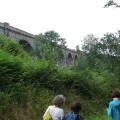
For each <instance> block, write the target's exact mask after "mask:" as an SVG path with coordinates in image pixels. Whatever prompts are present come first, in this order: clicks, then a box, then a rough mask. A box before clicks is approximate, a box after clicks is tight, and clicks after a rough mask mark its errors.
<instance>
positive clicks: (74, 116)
mask: <svg viewBox="0 0 120 120" xmlns="http://www.w3.org/2000/svg"><path fill="white" fill-rule="evenodd" d="M76 119H77V114H74V113H73V112H70V113H68V114H67V115H65V117H64V120H76Z"/></svg>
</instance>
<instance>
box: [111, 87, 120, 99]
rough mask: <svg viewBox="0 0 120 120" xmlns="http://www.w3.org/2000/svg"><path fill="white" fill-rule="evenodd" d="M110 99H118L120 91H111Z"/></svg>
mask: <svg viewBox="0 0 120 120" xmlns="http://www.w3.org/2000/svg"><path fill="white" fill-rule="evenodd" d="M112 98H113V99H114V98H118V99H120V90H119V89H116V90H115V91H113V93H112Z"/></svg>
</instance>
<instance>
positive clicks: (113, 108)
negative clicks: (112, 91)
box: [107, 100, 120, 120]
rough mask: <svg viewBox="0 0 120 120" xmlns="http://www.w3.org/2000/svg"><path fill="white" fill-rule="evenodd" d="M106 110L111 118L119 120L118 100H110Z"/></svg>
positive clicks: (119, 106) (119, 101) (119, 102)
mask: <svg viewBox="0 0 120 120" xmlns="http://www.w3.org/2000/svg"><path fill="white" fill-rule="evenodd" d="M107 112H108V115H109V116H111V117H112V120H120V100H113V101H111V102H110V103H109V108H108V109H107Z"/></svg>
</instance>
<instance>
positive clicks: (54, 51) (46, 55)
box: [35, 31, 66, 63]
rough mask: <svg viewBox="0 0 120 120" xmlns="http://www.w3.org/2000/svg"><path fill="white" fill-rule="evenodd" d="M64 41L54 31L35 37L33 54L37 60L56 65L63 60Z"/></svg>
mask: <svg viewBox="0 0 120 120" xmlns="http://www.w3.org/2000/svg"><path fill="white" fill-rule="evenodd" d="M65 44H66V42H65V39H64V38H61V37H60V35H59V34H58V33H56V32H55V31H48V32H45V33H44V34H39V35H36V39H35V45H36V50H35V54H36V55H37V56H38V58H40V59H43V60H47V61H50V63H57V62H58V61H61V60H62V59H63V57H64V56H63V53H62V49H61V48H64V47H65Z"/></svg>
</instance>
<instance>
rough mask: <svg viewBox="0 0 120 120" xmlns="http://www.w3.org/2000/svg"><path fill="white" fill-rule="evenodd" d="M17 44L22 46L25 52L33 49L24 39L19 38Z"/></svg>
mask: <svg viewBox="0 0 120 120" xmlns="http://www.w3.org/2000/svg"><path fill="white" fill-rule="evenodd" d="M19 44H20V45H21V46H22V47H23V49H24V50H26V51H27V52H31V51H32V50H33V48H32V46H31V45H30V44H29V43H28V42H27V41H26V40H20V41H19Z"/></svg>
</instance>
